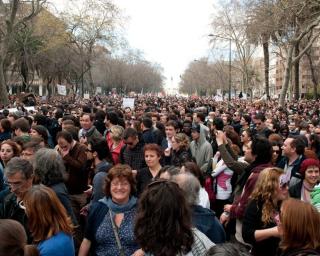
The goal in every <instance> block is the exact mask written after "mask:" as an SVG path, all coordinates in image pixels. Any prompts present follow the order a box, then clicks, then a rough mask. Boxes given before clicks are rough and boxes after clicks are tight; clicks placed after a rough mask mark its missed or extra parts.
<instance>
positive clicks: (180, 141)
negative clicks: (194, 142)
mask: <svg viewBox="0 0 320 256" xmlns="http://www.w3.org/2000/svg"><path fill="white" fill-rule="evenodd" d="M171 142H172V148H171V149H170V148H168V149H166V150H165V152H164V153H165V163H166V165H174V166H178V167H181V166H182V165H183V164H184V163H185V162H188V161H192V155H191V152H190V149H189V144H190V143H189V138H188V136H187V135H185V134H184V133H177V134H176V135H174V136H173V137H172V141H171Z"/></svg>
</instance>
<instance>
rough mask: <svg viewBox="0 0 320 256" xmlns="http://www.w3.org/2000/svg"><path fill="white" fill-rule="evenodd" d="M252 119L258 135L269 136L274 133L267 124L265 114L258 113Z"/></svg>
mask: <svg viewBox="0 0 320 256" xmlns="http://www.w3.org/2000/svg"><path fill="white" fill-rule="evenodd" d="M252 120H253V123H254V126H255V130H256V132H257V135H260V136H263V137H265V138H268V137H269V135H270V134H271V133H272V131H271V130H269V129H268V127H267V125H266V124H265V121H266V118H265V116H264V115H263V114H262V113H258V114H256V115H254V116H253V119H252Z"/></svg>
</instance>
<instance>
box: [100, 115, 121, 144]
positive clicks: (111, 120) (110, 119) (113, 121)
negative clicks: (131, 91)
mask: <svg viewBox="0 0 320 256" xmlns="http://www.w3.org/2000/svg"><path fill="white" fill-rule="evenodd" d="M118 123H119V118H118V114H117V113H116V112H113V111H109V112H106V116H105V119H104V124H105V126H106V130H105V132H104V134H103V137H104V138H106V141H107V143H108V145H111V144H112V141H111V134H110V130H111V127H112V126H115V125H118Z"/></svg>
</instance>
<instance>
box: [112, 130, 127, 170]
mask: <svg viewBox="0 0 320 256" xmlns="http://www.w3.org/2000/svg"><path fill="white" fill-rule="evenodd" d="M123 132H124V129H123V127H122V126H120V125H113V126H111V128H110V132H109V136H110V140H109V142H108V146H109V149H110V152H111V154H112V159H113V162H114V164H119V163H120V159H119V157H120V151H121V148H122V147H123V146H124V142H123V139H122V134H123Z"/></svg>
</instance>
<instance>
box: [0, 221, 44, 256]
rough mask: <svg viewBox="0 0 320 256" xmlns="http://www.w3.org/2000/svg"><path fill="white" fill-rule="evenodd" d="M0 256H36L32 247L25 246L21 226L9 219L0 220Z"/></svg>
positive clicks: (23, 232)
mask: <svg viewBox="0 0 320 256" xmlns="http://www.w3.org/2000/svg"><path fill="white" fill-rule="evenodd" d="M0 241H1V243H0V255H3V256H38V255H39V252H38V250H37V248H36V247H35V246H33V245H27V235H26V231H25V230H24V228H23V226H22V225H21V224H20V223H19V222H17V221H15V220H10V219H2V220H0Z"/></svg>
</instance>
